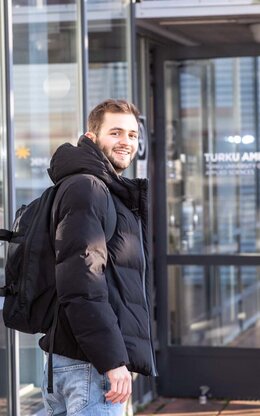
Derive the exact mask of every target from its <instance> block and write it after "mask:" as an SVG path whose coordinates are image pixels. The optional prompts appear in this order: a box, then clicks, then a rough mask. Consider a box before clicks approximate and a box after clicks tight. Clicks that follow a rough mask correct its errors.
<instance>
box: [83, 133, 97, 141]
mask: <svg viewBox="0 0 260 416" xmlns="http://www.w3.org/2000/svg"><path fill="white" fill-rule="evenodd" d="M84 136H86V137H88V138H89V139H90V140H92V142H94V143H96V139H97V136H96V135H95V133H92V131H86V133H85V134H84Z"/></svg>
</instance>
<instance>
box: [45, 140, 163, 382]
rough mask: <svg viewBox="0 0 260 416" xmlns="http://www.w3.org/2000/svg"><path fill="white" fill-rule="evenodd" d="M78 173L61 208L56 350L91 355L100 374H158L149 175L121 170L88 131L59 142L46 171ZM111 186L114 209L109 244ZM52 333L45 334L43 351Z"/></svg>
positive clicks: (61, 175) (55, 175)
mask: <svg viewBox="0 0 260 416" xmlns="http://www.w3.org/2000/svg"><path fill="white" fill-rule="evenodd" d="M79 173H83V174H87V175H82V176H81V175H77V181H76V182H75V183H74V184H73V185H71V186H69V187H67V189H66V191H65V193H64V195H63V197H62V199H61V202H60V203H59V205H58V207H57V209H56V224H57V228H56V242H55V244H56V279H57V293H58V299H59V302H60V304H61V306H60V311H59V319H58V324H57V329H56V333H55V341H54V352H55V353H57V354H61V355H64V356H67V357H70V358H75V359H80V360H85V361H89V362H91V363H92V364H93V365H94V366H95V367H96V368H97V370H98V371H99V372H100V373H104V372H105V371H107V370H109V369H112V368H116V367H118V366H120V365H123V364H125V365H127V367H128V369H129V370H130V371H134V372H138V373H142V374H145V375H156V370H155V366H154V352H153V348H152V343H151V335H150V328H151V325H150V318H149V313H148V310H149V297H148V293H149V287H148V285H149V279H148V270H147V264H148V261H147V258H148V253H147V241H146V235H147V232H146V231H147V180H145V179H133V180H130V179H127V178H124V177H121V176H118V175H117V174H116V172H115V170H114V169H113V167H112V165H111V164H110V162H109V161H108V159H107V158H106V157H105V155H104V154H103V153H102V152H101V151H100V150H99V148H98V147H97V146H96V145H95V144H94V143H93V142H92V141H91V140H90V139H87V138H85V137H84V136H82V137H81V138H80V140H79V144H78V146H72V145H71V144H69V143H65V144H64V145H62V146H60V147H59V148H58V149H57V151H56V152H55V154H54V156H53V158H52V160H51V167H50V170H49V174H50V177H51V179H52V180H53V181H54V183H56V182H57V181H59V180H60V179H62V178H64V177H65V176H68V175H73V174H79ZM100 179H101V180H102V181H103V182H104V184H105V185H104V184H103V182H101V181H100ZM107 188H108V189H109V190H110V192H111V195H112V197H113V200H114V204H115V208H116V211H117V225H116V230H115V233H114V235H113V237H112V239H111V240H110V241H109V242H108V244H106V240H105V232H104V230H105V227H106V221H108V218H107V205H108V190H107ZM108 253H109V255H108ZM49 332H50V331H49ZM49 332H48V333H47V334H46V335H45V336H44V337H43V338H41V340H40V346H41V348H42V349H43V350H45V351H48V350H49V341H50V333H49Z"/></svg>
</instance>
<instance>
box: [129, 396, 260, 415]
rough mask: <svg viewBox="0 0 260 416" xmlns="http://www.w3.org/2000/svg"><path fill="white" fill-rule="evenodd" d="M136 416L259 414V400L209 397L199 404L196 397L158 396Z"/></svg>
mask: <svg viewBox="0 0 260 416" xmlns="http://www.w3.org/2000/svg"><path fill="white" fill-rule="evenodd" d="M136 415H138V416H152V415H160V416H172V415H176V416H219V415H221V416H260V401H233V400H232V401H228V400H226V401H225V400H223V401H220V400H213V399H210V400H208V401H207V403H206V404H200V403H199V400H198V399H165V398H160V397H159V398H158V399H156V400H155V401H154V402H152V403H151V404H149V405H148V406H147V407H146V408H145V409H143V410H142V411H139V412H138V413H136Z"/></svg>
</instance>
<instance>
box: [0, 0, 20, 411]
mask: <svg viewBox="0 0 260 416" xmlns="http://www.w3.org/2000/svg"><path fill="white" fill-rule="evenodd" d="M2 7H3V9H2V13H1V16H3V19H4V21H3V22H1V27H3V38H4V51H3V56H2V61H3V77H4V84H5V85H4V88H3V90H4V106H5V109H4V117H5V127H6V130H5V134H4V135H3V141H4V142H3V147H2V151H3V152H2V158H3V191H4V201H5V208H6V209H5V225H6V226H7V227H10V225H11V224H12V222H13V217H14V211H15V185H14V89H13V36H12V30H13V25H12V1H11V0H6V1H4V2H3V4H2ZM18 337H19V335H18V333H17V332H16V331H12V330H9V329H8V330H6V339H7V368H8V389H7V390H8V398H9V400H8V415H10V416H11V415H12V416H19V415H20V402H19V338H18Z"/></svg>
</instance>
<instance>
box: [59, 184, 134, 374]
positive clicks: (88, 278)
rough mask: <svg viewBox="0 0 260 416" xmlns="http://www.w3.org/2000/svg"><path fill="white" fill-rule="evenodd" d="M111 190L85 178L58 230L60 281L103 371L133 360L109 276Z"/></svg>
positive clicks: (73, 190) (66, 201)
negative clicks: (114, 306) (112, 300)
mask: <svg viewBox="0 0 260 416" xmlns="http://www.w3.org/2000/svg"><path fill="white" fill-rule="evenodd" d="M107 206H108V194H107V190H106V189H105V187H104V186H102V185H101V183H100V181H99V180H98V179H96V178H94V177H90V176H89V177H87V176H83V177H82V178H78V180H77V181H76V182H75V183H74V184H73V185H71V186H69V187H68V188H67V189H66V191H65V193H64V195H63V197H62V200H61V203H60V207H59V220H58V225H57V228H56V238H55V250H56V283H57V295H58V300H59V302H60V303H61V304H62V306H63V307H64V310H65V313H66V315H67V318H68V321H69V324H70V327H71V330H72V333H73V335H74V336H75V338H76V340H77V342H78V344H79V347H80V348H81V350H82V351H83V352H84V353H85V355H86V357H88V359H89V360H90V362H91V363H92V364H93V365H94V367H96V369H97V370H98V371H99V372H100V373H104V372H106V371H108V370H110V369H112V368H116V367H119V366H121V365H127V364H128V363H129V359H128V354H127V351H126V347H125V343H124V340H123V337H122V334H121V331H120V328H119V326H118V322H117V317H116V315H115V313H114V311H113V309H112V307H111V305H110V303H109V299H108V288H107V283H106V278H105V268H106V262H107V247H106V240H105V233H104V224H105V221H107V218H106V216H107Z"/></svg>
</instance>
